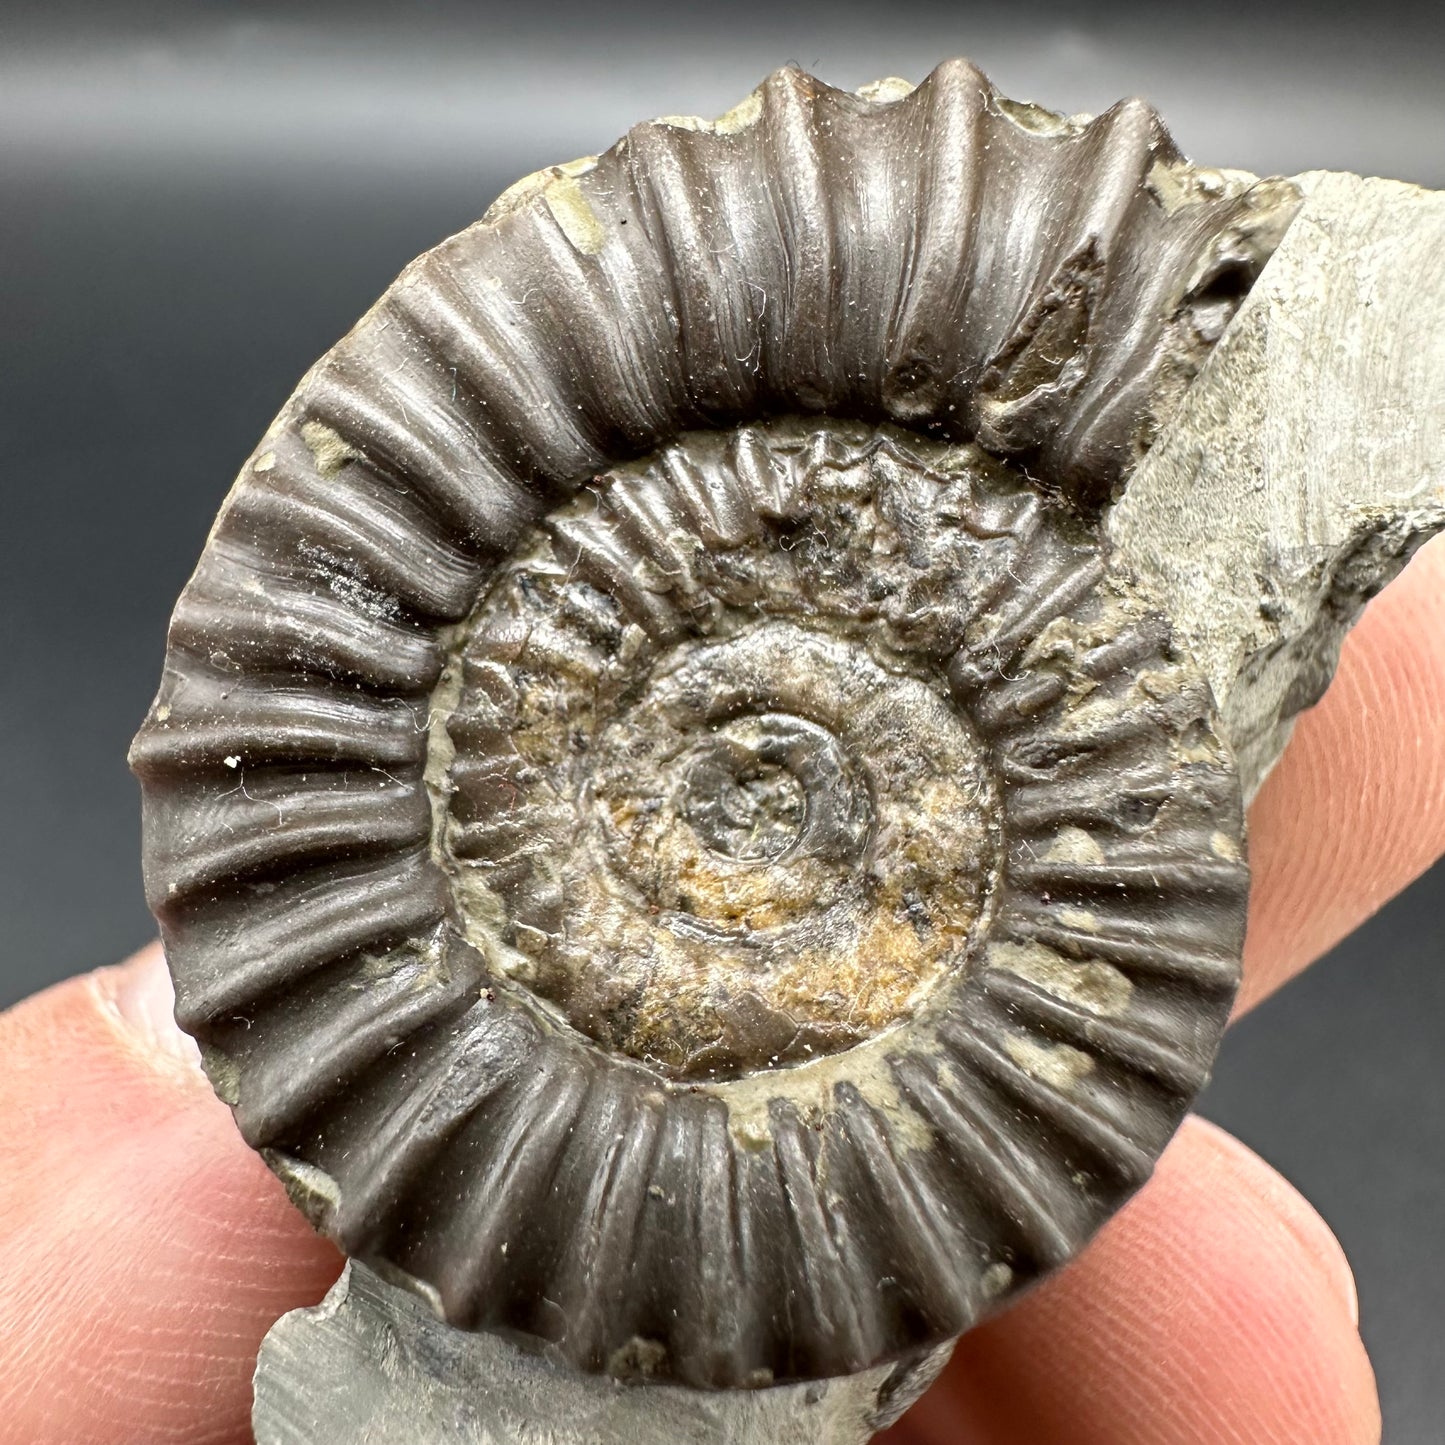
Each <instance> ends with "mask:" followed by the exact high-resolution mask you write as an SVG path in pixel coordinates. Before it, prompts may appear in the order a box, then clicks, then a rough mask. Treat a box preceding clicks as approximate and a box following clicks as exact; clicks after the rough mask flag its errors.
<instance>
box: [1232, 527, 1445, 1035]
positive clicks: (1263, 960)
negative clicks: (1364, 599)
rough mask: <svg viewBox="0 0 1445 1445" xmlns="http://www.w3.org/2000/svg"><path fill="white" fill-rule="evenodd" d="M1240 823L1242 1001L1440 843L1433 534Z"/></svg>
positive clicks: (1439, 635)
mask: <svg viewBox="0 0 1445 1445" xmlns="http://www.w3.org/2000/svg"><path fill="white" fill-rule="evenodd" d="M1249 824H1250V862H1251V867H1252V870H1253V874H1254V881H1253V896H1252V900H1251V905H1250V918H1249V937H1248V940H1247V943H1246V945H1245V976H1244V988H1243V989H1242V991H1241V995H1240V1003H1239V1009H1240V1011H1243V1010H1244V1009H1246V1008H1249V1007H1251V1006H1252V1005H1253V1004H1255V1003H1257V1002H1258V1001H1259V1000H1260V999H1261V998H1263V997H1265V995H1266V994H1269V993H1271V992H1272V991H1273V990H1274V989H1276V988H1278V987H1279V986H1280V985H1281V984H1282V983H1284V982H1285V981H1286V980H1288V979H1290V978H1292V977H1293V976H1294V975H1295V974H1297V973H1298V972H1299V971H1300V970H1301V969H1303V968H1305V967H1306V966H1307V965H1308V964H1309V963H1311V962H1312V961H1313V960H1314V959H1316V958H1318V957H1319V956H1320V954H1322V953H1324V952H1325V950H1326V949H1328V948H1330V947H1332V946H1333V945H1334V944H1335V943H1337V942H1338V941H1339V940H1340V939H1341V938H1343V937H1344V936H1345V935H1346V934H1347V933H1349V932H1350V930H1351V929H1353V928H1355V927H1357V926H1358V925H1359V924H1361V923H1362V922H1364V920H1365V919H1366V918H1368V917H1369V916H1370V915H1371V914H1372V913H1373V912H1374V911H1375V910H1376V909H1377V908H1379V907H1380V905H1381V904H1383V903H1385V902H1386V901H1387V900H1388V899H1390V898H1392V897H1393V896H1394V895H1395V894H1396V893H1398V892H1399V891H1400V890H1401V889H1402V888H1403V887H1405V885H1406V884H1407V883H1409V882H1411V880H1413V879H1414V878H1417V877H1418V876H1419V875H1420V874H1421V873H1423V872H1424V871H1425V869H1427V868H1428V867H1429V866H1430V865H1431V864H1432V863H1433V862H1434V861H1435V860H1436V859H1437V858H1439V857H1440V856H1441V854H1442V853H1445V537H1437V538H1436V539H1435V540H1434V541H1432V542H1430V543H1428V544H1426V546H1424V547H1423V548H1421V550H1420V551H1419V552H1418V553H1417V554H1416V556H1415V559H1414V560H1413V561H1412V562H1411V563H1410V565H1409V566H1408V567H1406V569H1405V570H1404V572H1402V573H1401V574H1400V576H1399V577H1398V578H1397V579H1396V580H1395V581H1394V582H1392V583H1391V584H1390V586H1388V587H1387V588H1386V589H1385V590H1384V591H1383V592H1382V593H1381V594H1380V595H1379V596H1378V597H1377V598H1375V600H1374V601H1373V602H1371V603H1370V605H1369V607H1367V608H1366V609H1365V613H1364V616H1363V617H1361V619H1360V621H1359V624H1358V626H1357V627H1356V628H1355V630H1354V631H1353V632H1352V633H1351V634H1350V636H1349V637H1348V638H1347V639H1346V641H1345V646H1344V650H1343V652H1342V653H1341V656H1340V666H1339V671H1338V672H1337V673H1336V674H1335V680H1334V682H1333V683H1332V684H1331V685H1330V689H1329V691H1328V692H1327V693H1326V694H1325V697H1324V699H1323V701H1322V702H1321V703H1320V704H1319V706H1318V707H1316V708H1314V709H1313V710H1312V711H1310V712H1307V713H1305V714H1304V715H1303V716H1302V717H1301V718H1300V719H1299V723H1298V725H1297V726H1296V728H1295V733H1294V737H1293V739H1292V740H1291V742H1290V745H1289V747H1288V748H1287V749H1286V750H1285V754H1284V756H1283V757H1282V758H1281V759H1280V763H1279V766H1278V767H1277V768H1276V769H1275V771H1274V773H1273V774H1272V775H1271V777H1270V778H1269V779H1268V781H1267V782H1266V783H1265V785H1264V788H1263V789H1262V790H1261V792H1260V794H1259V797H1258V798H1257V799H1256V800H1255V804H1254V807H1253V808H1252V809H1251V810H1250V817H1249Z"/></svg>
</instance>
